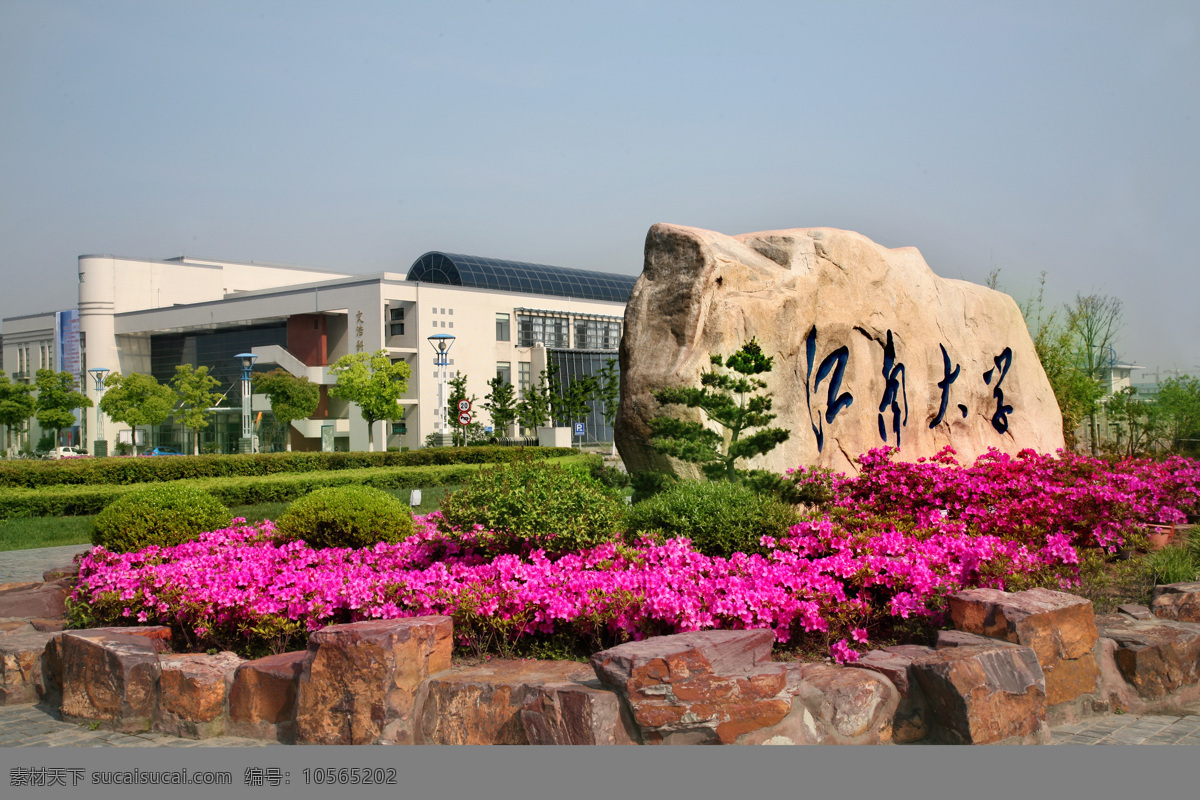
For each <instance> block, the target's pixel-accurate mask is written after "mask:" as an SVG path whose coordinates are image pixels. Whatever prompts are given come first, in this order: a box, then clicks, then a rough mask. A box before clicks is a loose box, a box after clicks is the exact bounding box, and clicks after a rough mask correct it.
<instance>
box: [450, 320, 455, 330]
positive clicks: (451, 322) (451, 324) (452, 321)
mask: <svg viewBox="0 0 1200 800" xmlns="http://www.w3.org/2000/svg"><path fill="white" fill-rule="evenodd" d="M450 327H451V328H453V327H454V320H450Z"/></svg>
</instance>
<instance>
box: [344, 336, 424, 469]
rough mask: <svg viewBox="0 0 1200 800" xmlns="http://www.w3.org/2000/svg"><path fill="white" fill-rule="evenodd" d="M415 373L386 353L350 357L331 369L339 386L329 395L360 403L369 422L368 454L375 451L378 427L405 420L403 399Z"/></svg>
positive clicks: (360, 354)
mask: <svg viewBox="0 0 1200 800" xmlns="http://www.w3.org/2000/svg"><path fill="white" fill-rule="evenodd" d="M410 373H411V370H410V369H409V367H408V364H406V363H404V362H403V361H397V362H396V363H394V364H393V363H392V360H391V359H390V358H389V357H388V354H387V351H386V350H376V351H375V352H374V353H372V354H367V353H349V354H347V355H344V356H342V357H341V358H339V359H338V360H337V361H335V362H333V364H331V365H330V367H329V374H330V375H333V376H334V377H335V378H336V379H337V383H336V384H335V385H334V387H333V388H332V389H330V391H329V393H330V394H331V395H333V396H334V397H336V398H338V399H341V400H348V401H350V402H351V403H357V404H358V407H359V409H360V410H361V412H362V418H363V419H364V420H366V421H367V451H368V452H374V450H375V431H374V427H375V423H376V422H379V421H380V420H393V419H399V418H400V417H402V416H404V409H402V408H401V407H400V398H401V397H403V396H404V393H405V392H406V391H408V377H409V374H410Z"/></svg>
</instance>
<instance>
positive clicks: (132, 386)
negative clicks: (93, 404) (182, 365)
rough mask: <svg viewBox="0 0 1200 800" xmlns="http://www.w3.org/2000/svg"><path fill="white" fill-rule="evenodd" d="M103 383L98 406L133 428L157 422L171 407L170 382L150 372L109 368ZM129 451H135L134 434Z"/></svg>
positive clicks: (173, 405)
mask: <svg viewBox="0 0 1200 800" xmlns="http://www.w3.org/2000/svg"><path fill="white" fill-rule="evenodd" d="M104 387H105V389H104V396H103V397H101V398H100V410H101V411H103V412H104V413H105V414H107V415H108V418H109V419H111V420H113V421H115V422H124V423H125V424H126V425H128V426H130V427H131V428H133V429H134V431H136V430H137V426H138V425H145V426H147V427H149V426H151V425H161V424H162V423H163V421H164V420H166V418H167V417H169V416H171V411H172V410H173V409H174V408H175V392H173V391H171V387H170V386H163V385H162V384H160V383H159V382H158V381H157V380H155V379H154V376H153V375H143V374H142V373H140V372H131V373H129V374H128V375H122V374H121V373H119V372H113V373H110V374H109V376H108V377H107V378H105V379H104ZM133 452H134V454H135V455H136V454H137V436H136V435H135V436H134V446H133Z"/></svg>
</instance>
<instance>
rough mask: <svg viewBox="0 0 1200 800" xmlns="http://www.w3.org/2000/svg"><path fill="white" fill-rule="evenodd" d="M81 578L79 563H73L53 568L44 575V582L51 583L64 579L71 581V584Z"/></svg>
mask: <svg viewBox="0 0 1200 800" xmlns="http://www.w3.org/2000/svg"><path fill="white" fill-rule="evenodd" d="M78 577H79V562H78V561H73V562H71V563H69V564H62V565H60V566H57V567H51V568H50V569H48V570H46V571H45V572H43V573H42V580H44V581H46V582H47V583H49V582H50V581H59V580H62V579H64V578H68V579H70V582H71V583H74V582H75V579H77V578H78Z"/></svg>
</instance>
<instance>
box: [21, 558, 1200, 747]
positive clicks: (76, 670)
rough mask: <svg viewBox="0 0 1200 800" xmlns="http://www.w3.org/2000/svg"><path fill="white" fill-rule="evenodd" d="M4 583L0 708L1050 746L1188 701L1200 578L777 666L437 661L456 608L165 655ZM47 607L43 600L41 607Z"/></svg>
mask: <svg viewBox="0 0 1200 800" xmlns="http://www.w3.org/2000/svg"><path fill="white" fill-rule="evenodd" d="M46 577H47V579H48V580H47V581H46V582H44V583H40V584H39V583H33V584H28V585H25V584H0V599H3V601H4V602H6V603H7V604H8V605H7V607H8V608H11V609H22V608H26V607H27V608H29V609H32V610H33V611H35V612H36V613H37V614H38V615H39V616H36V617H35V616H32V615H30V616H27V617H20V616H9V617H8V618H0V705H14V704H23V703H24V704H29V703H37V702H41V703H43V704H46V705H48V706H49V707H51V708H55V709H57V710H60V711H61V713H62V715H63V718H64V719H67V720H72V721H79V722H86V723H89V724H98V725H100V726H102V727H106V728H112V729H116V730H122V731H146V730H157V731H162V732H164V733H168V734H171V735H174V736H180V737H184V738H193V739H201V738H208V737H212V736H219V735H222V734H233V735H238V736H244V737H248V738H257V739H265V740H273V741H279V742H284V743H294V744H541V745H549V744H564V745H585V744H586V745H600V744H607V745H618V744H644V745H650V744H889V743H907V742H915V741H932V742H943V743H952V744H1005V743H1025V744H1044V743H1047V742H1048V741H1049V727H1048V726H1049V724H1059V723H1063V722H1072V721H1077V720H1079V719H1082V718H1084V717H1088V716H1093V715H1097V714H1108V713H1112V712H1113V711H1129V712H1132V713H1138V714H1145V713H1155V712H1169V711H1175V710H1179V709H1181V708H1184V707H1186V706H1189V705H1192V704H1194V703H1196V702H1197V701H1200V623H1197V622H1195V621H1192V618H1193V617H1194V616H1195V612H1194V610H1193V609H1195V608H1200V584H1175V585H1173V586H1168V587H1159V589H1158V590H1156V593H1155V602H1154V604H1153V605H1152V606H1151V607H1149V608H1147V607H1144V606H1137V607H1129V608H1128V609H1123V613H1120V614H1115V615H1106V616H1101V617H1096V616H1095V614H1094V612H1093V609H1092V605H1091V603H1090V602H1089V601H1087V600H1084V599H1083V598H1079V597H1076V596H1074V595H1071V594H1068V593H1065V592H1055V591H1051V590H1047V589H1031V590H1027V591H1024V592H1016V593H1008V592H1002V591H998V590H991V589H973V590H968V591H964V592H959V593H957V594H955V595H952V596H951V597H950V617H951V621H952V622H953V623H954V626H955V630H951V631H942V632H941V634H940V635H939V638H938V642H937V646H936V647H924V646H920V645H901V646H896V647H887V648H884V649H882V650H873V651H871V652H869V653H867V654H866V655H864V656H863V657H862V658H861V659H860V660H859V661H858V662H857V663H854V664H848V665H845V666H840V667H838V666H832V665H829V664H800V663H782V662H776V661H772V660H771V647H772V644H773V642H774V639H773V636H772V634H771V632H770V631H767V630H746V631H701V632H695V633H684V634H676V635H673V636H660V637H654V638H651V639H646V640H643V641H638V642H629V643H627V644H624V645H620V646H618V647H614V648H612V649H609V650H605V651H603V652H601V653H597V654H596V655H594V656H593V657H592V659H591V662H590V665H585V664H580V663H577V662H554V661H534V660H528V661H508V660H503V659H496V660H490V661H488V662H485V663H484V664H481V665H477V666H472V667H456V666H453V665H452V663H451V649H452V641H453V629H452V624H451V620H450V618H449V617H443V616H428V617H413V618H405V619H395V620H370V621H365V622H358V623H352V624H348V625H334V626H330V627H328V628H325V629H323V630H321V631H318V632H316V633H315V634H313V636H312V637H311V638H310V640H309V645H308V649H307V650H306V651H303V652H294V653H283V654H280V655H275V656H268V657H266V658H260V659H255V660H250V661H247V660H243V659H241V658H239V657H238V656H237V655H235V654H233V653H218V654H215V655H203V654H174V653H171V652H170V646H169V642H170V635H169V634H170V632H169V630H168V629H167V628H165V627H162V626H140V627H128V628H94V629H88V630H63V629H62V626H63V620H62V619H61V616H60V617H57V618H55V617H46V616H44V613H45V611H46V610H47V608H48V607H49V608H50V610H53V607H54V594H55V593H56V592H58V593H63V595H64V596H65V593H66V592H68V591H69V590H70V583H71V577H70V575H69V574H66V575H64V572H63V571H62V570H53V571H49V572H47V575H46ZM48 604H49V605H48Z"/></svg>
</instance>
